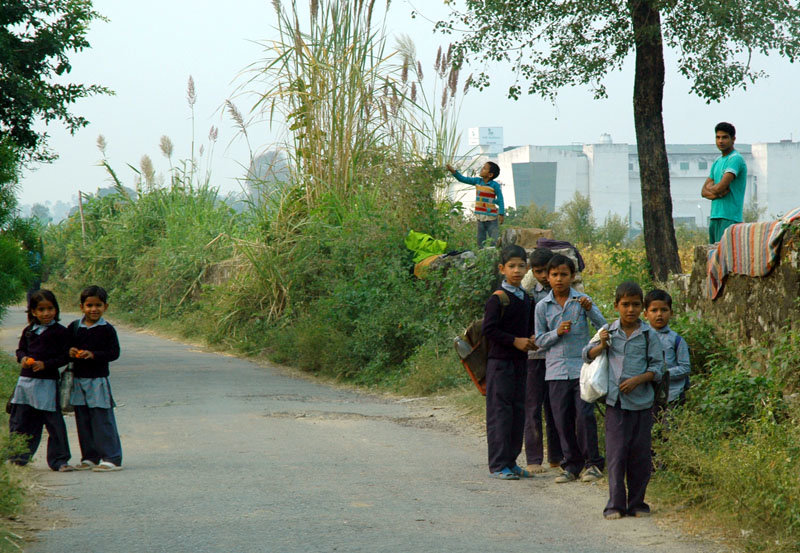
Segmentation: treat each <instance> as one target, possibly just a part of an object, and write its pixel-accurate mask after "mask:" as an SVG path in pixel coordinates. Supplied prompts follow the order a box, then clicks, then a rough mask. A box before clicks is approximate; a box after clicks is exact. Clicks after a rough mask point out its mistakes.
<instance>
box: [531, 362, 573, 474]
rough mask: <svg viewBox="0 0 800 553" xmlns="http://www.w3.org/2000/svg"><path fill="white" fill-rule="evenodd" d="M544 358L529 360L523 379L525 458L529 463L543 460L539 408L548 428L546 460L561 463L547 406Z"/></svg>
mask: <svg viewBox="0 0 800 553" xmlns="http://www.w3.org/2000/svg"><path fill="white" fill-rule="evenodd" d="M546 370H547V369H546V367H545V360H544V359H528V376H527V378H526V380H525V457H526V459H527V461H528V464H529V465H541V464H542V462H543V461H544V446H543V444H542V409H543V408H544V419H545V425H546V431H547V460H548V461H549V462H551V463H560V462H561V459H563V457H564V456H563V455H562V453H561V443H560V441H559V440H560V438H559V437H558V431H557V430H556V423H555V421H554V420H553V412H552V410H551V409H550V394H549V393H548V390H547V382H545V380H544V375H545V372H546Z"/></svg>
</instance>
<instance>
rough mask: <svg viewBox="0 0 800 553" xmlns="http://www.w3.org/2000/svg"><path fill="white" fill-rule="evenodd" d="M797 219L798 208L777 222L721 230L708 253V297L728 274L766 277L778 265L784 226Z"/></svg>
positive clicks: (719, 289)
mask: <svg viewBox="0 0 800 553" xmlns="http://www.w3.org/2000/svg"><path fill="white" fill-rule="evenodd" d="M796 219H800V207H797V208H795V209H793V210H791V211H789V212H788V213H787V214H786V215H784V216H783V217H782V218H781V219H779V220H777V221H768V222H765V223H737V224H735V225H731V226H729V227H728V228H726V229H725V232H724V233H723V235H722V239H721V240H720V241H719V244H717V247H716V248H714V249H712V250H710V251H709V253H708V278H707V279H706V292H707V294H708V297H709V298H711V299H712V300H714V299H716V298H717V297H718V296H719V295H720V293H721V292H722V285H723V283H724V280H725V277H726V276H728V275H729V274H730V273H735V274H738V275H749V276H752V277H761V276H766V275H768V274H769V272H770V271H771V270H772V269H774V268H775V266H776V265H777V264H778V260H779V257H780V253H781V244H782V242H783V234H784V232H785V231H786V228H787V226H788V225H789V224H790V223H791V222H792V221H794V220H796Z"/></svg>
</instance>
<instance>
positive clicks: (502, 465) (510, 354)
mask: <svg viewBox="0 0 800 553" xmlns="http://www.w3.org/2000/svg"><path fill="white" fill-rule="evenodd" d="M498 269H499V271H500V273H501V274H502V275H503V276H504V277H505V278H504V280H503V282H502V284H501V285H500V289H499V290H497V291H495V293H493V294H492V295H491V296H489V299H488V301H487V302H486V308H485V312H484V316H483V334H484V335H485V336H486V338H487V339H488V341H489V357H488V360H487V363H486V441H487V445H488V450H489V472H490V476H491V477H492V478H499V479H501V480H519V479H520V478H521V477H522V478H530V477H532V476H533V474H531V473H530V472H529V471H527V470H525V469H523V468H521V467H520V466H519V465H517V457H518V456H519V454H520V451H522V435H523V430H524V425H525V377H526V368H525V361H526V360H527V358H528V350H529V349H530V348H531V344H532V340H531V338H532V334H533V333H532V330H533V329H532V325H531V322H530V321H531V299H530V297H528V294H526V293H525V291H524V290H523V289H522V288H521V287H520V285H521V284H522V277H523V276H525V273H526V272H527V271H528V262H527V254H526V253H525V250H524V249H523V248H521V247H520V246H506V247H505V248H503V250H502V252H501V257H500V265H499V266H498ZM501 294H505V296H506V297H507V298H508V304H507V305H506V306H505V308H503V306H502V303H501V301H500V297H499V295H501Z"/></svg>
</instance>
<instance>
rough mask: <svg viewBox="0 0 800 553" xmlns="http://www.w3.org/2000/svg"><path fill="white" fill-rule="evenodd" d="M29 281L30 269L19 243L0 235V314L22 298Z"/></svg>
mask: <svg viewBox="0 0 800 553" xmlns="http://www.w3.org/2000/svg"><path fill="white" fill-rule="evenodd" d="M30 279H31V272H30V268H29V267H28V263H27V258H26V256H25V252H24V251H23V250H22V248H21V247H20V244H19V242H18V241H17V240H16V239H15V238H14V237H12V236H7V235H5V234H2V233H0V282H2V283H3V286H2V289H0V312H1V311H2V309H3V308H4V307H6V306H8V305H11V304H12V303H14V302H15V301H18V300H19V299H21V298H23V297H24V294H25V290H26V288H27V286H28V283H29V282H30Z"/></svg>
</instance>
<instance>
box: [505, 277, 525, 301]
mask: <svg viewBox="0 0 800 553" xmlns="http://www.w3.org/2000/svg"><path fill="white" fill-rule="evenodd" d="M500 287H501V288H502V289H503V290H507V291H508V292H511V293H512V294H514V295H515V296H517V298H518V299H521V300H524V299H525V291H524V290H523V289H522V288H520V287H519V286H513V285H511V284H509V283H508V282H507V281H505V280H504V281H503V283H502V284H501V285H500Z"/></svg>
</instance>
